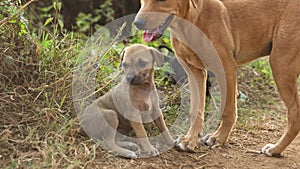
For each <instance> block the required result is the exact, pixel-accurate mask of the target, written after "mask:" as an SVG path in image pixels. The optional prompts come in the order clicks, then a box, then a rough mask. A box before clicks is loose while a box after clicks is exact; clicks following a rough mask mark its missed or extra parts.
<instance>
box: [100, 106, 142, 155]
mask: <svg viewBox="0 0 300 169" xmlns="http://www.w3.org/2000/svg"><path fill="white" fill-rule="evenodd" d="M101 113H102V114H103V116H104V119H105V120H106V123H105V124H106V126H105V132H104V143H105V145H106V146H107V147H108V148H109V149H110V150H111V151H113V152H115V153H116V154H118V155H120V156H123V157H126V158H137V155H136V154H135V153H134V152H133V151H130V150H128V149H125V148H122V147H120V146H122V144H121V145H120V146H119V145H118V144H117V143H116V134H117V127H118V125H119V120H118V115H117V113H116V112H114V111H112V110H103V111H102V112H101ZM127 146H128V145H127ZM125 147H126V146H125Z"/></svg>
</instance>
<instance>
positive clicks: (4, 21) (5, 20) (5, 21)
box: [0, 0, 37, 28]
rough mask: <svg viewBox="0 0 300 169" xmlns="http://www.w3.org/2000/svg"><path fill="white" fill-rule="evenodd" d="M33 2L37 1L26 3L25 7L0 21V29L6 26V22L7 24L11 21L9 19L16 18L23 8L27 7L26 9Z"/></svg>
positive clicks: (32, 0)
mask: <svg viewBox="0 0 300 169" xmlns="http://www.w3.org/2000/svg"><path fill="white" fill-rule="evenodd" d="M34 1H37V0H31V1H29V2H27V3H26V4H25V5H23V6H22V7H21V8H20V9H18V10H17V12H16V13H15V14H14V15H12V16H10V17H6V18H4V19H2V20H1V21H0V24H1V25H0V28H1V27H2V26H4V25H5V24H7V22H8V21H9V20H11V19H12V18H14V17H15V16H17V15H18V14H19V13H20V12H21V11H22V10H24V9H25V8H27V7H28V6H29V5H30V4H31V3H33V2H34Z"/></svg>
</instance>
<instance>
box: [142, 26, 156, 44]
mask: <svg viewBox="0 0 300 169" xmlns="http://www.w3.org/2000/svg"><path fill="white" fill-rule="evenodd" d="M158 31H159V29H158V28H157V29H156V30H154V31H153V32H150V31H148V30H146V31H144V32H143V39H144V41H145V42H151V41H152V40H153V39H154V37H155V35H157V33H158Z"/></svg>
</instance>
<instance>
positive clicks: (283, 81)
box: [262, 42, 300, 156]
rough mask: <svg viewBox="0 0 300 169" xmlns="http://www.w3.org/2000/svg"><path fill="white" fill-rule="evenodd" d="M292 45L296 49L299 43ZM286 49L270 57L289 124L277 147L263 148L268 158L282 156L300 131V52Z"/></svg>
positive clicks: (270, 145) (276, 50)
mask: <svg viewBox="0 0 300 169" xmlns="http://www.w3.org/2000/svg"><path fill="white" fill-rule="evenodd" d="M292 44H294V47H295V44H299V42H293V43H292ZM284 48H286V47H281V48H276V49H275V50H274V52H273V53H272V54H271V56H270V64H271V68H272V72H273V77H274V80H275V82H276V85H277V88H278V91H279V93H280V96H281V99H282V100H283V102H284V104H285V106H286V108H287V119H288V124H287V127H286V129H285V133H284V134H283V136H282V137H281V138H280V140H279V141H278V142H277V143H276V144H275V145H273V144H267V145H266V146H265V147H263V149H262V152H263V153H265V154H267V155H268V156H280V155H281V152H282V151H284V150H285V149H286V147H287V146H288V145H289V144H290V143H291V142H292V141H293V140H294V138H295V137H296V136H297V135H298V133H299V131H300V101H299V94H298V85H297V78H298V76H299V72H300V55H299V52H300V50H299V49H296V47H295V48H293V49H288V48H286V49H284ZM278 49H279V50H278ZM287 50H288V51H287ZM279 51H280V53H279ZM297 54H298V55H297Z"/></svg>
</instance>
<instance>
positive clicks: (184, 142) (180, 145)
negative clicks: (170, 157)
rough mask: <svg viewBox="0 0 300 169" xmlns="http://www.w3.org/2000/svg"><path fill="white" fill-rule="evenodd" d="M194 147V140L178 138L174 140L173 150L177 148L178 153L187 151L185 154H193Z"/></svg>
mask: <svg viewBox="0 0 300 169" xmlns="http://www.w3.org/2000/svg"><path fill="white" fill-rule="evenodd" d="M196 140H197V139H196ZM195 142H196V144H195ZM196 146H197V141H195V140H194V139H188V138H186V137H178V138H177V139H176V140H175V148H177V149H178V150H180V151H187V152H191V153H194V152H195V150H194V149H195V147H196Z"/></svg>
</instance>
